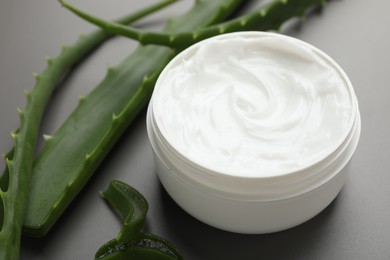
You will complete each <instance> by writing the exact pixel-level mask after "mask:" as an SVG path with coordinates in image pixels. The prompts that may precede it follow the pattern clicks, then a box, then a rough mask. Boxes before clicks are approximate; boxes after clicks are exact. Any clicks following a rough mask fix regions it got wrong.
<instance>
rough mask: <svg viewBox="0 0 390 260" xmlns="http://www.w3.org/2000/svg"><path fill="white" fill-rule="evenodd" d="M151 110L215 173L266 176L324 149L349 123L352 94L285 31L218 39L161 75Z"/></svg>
mask: <svg viewBox="0 0 390 260" xmlns="http://www.w3.org/2000/svg"><path fill="white" fill-rule="evenodd" d="M152 100H153V107H152V109H153V116H154V119H155V122H156V124H157V125H158V128H159V129H160V132H161V134H162V136H163V138H165V140H166V141H167V142H168V143H169V144H170V145H171V146H172V147H173V148H174V150H175V151H176V152H178V153H179V154H181V155H182V156H184V157H185V158H187V159H189V160H191V161H193V162H195V163H196V164H199V165H201V166H203V167H206V168H209V169H211V170H213V171H217V172H221V173H225V174H229V175H236V176H248V177H269V176H277V175H281V174H286V173H289V172H293V171H297V170H299V169H302V168H304V167H307V166H310V165H312V164H313V163H315V162H317V161H319V160H321V159H322V158H324V157H325V156H327V155H328V154H329V153H330V152H332V150H333V149H335V147H336V146H337V145H338V143H339V142H340V141H341V140H342V138H343V136H344V135H345V134H346V132H347V131H348V127H349V126H350V123H351V122H350V121H351V119H350V118H351V113H352V101H351V100H352V99H351V92H350V89H349V88H348V84H347V83H346V80H345V78H344V77H343V74H342V73H341V72H340V69H339V68H338V67H337V66H336V65H335V63H333V62H332V61H331V60H330V58H328V57H327V56H326V55H324V54H323V53H322V52H320V51H319V50H317V49H315V48H314V47H312V46H311V45H308V44H305V43H303V42H301V41H299V40H296V39H293V38H291V37H287V36H282V35H278V34H266V35H264V34H261V33H246V34H245V33H239V34H227V35H224V36H219V37H214V38H211V39H208V40H206V41H203V42H200V43H198V44H196V45H194V46H192V47H190V48H189V49H187V50H185V51H184V52H182V53H181V54H179V55H178V56H177V57H176V58H175V59H174V60H173V61H172V62H171V63H170V64H169V65H168V66H167V67H166V68H165V70H164V71H163V73H162V74H161V76H160V78H159V80H158V82H157V84H156V88H155V91H154V94H153V98H152Z"/></svg>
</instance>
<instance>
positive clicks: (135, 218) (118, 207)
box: [101, 181, 149, 241]
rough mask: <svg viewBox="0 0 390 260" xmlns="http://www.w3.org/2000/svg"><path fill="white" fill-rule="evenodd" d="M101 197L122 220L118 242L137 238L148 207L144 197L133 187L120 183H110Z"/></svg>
mask: <svg viewBox="0 0 390 260" xmlns="http://www.w3.org/2000/svg"><path fill="white" fill-rule="evenodd" d="M101 195H102V197H103V198H104V199H105V200H106V201H107V202H108V203H109V204H110V205H111V206H112V207H113V208H114V210H115V211H116V212H117V213H118V214H119V215H120V216H121V218H122V220H123V227H122V230H121V232H120V233H119V235H118V237H117V238H116V239H117V240H118V241H129V240H130V239H132V238H133V237H135V236H137V235H138V234H139V233H140V232H141V229H142V227H143V225H144V221H145V217H146V214H147V212H148V209H149V205H148V202H147V200H146V199H145V198H144V196H143V195H142V194H141V193H139V192H138V191H137V190H136V189H134V188H133V187H130V186H129V185H127V184H126V183H123V182H120V181H111V183H110V185H109V187H108V189H107V190H105V191H104V192H101Z"/></svg>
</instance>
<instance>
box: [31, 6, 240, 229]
mask: <svg viewBox="0 0 390 260" xmlns="http://www.w3.org/2000/svg"><path fill="white" fill-rule="evenodd" d="M242 3H243V2H242V1H239V0H209V1H197V2H196V4H195V5H194V7H193V8H192V9H191V10H190V11H189V12H188V13H186V14H184V15H183V16H182V17H179V18H177V19H174V20H171V21H170V22H169V23H168V25H167V27H166V28H165V30H166V31H167V32H170V31H172V32H173V31H176V32H179V31H182V30H190V29H195V28H199V27H200V26H207V25H210V24H212V23H216V22H219V21H222V20H223V19H226V17H227V16H228V15H230V14H231V12H233V11H234V10H235V8H237V7H238V6H239V5H240V4H242ZM175 54H176V52H175V51H174V50H172V49H170V48H166V47H160V46H143V47H139V48H138V49H137V50H136V51H135V52H133V53H132V54H130V55H129V56H128V57H127V58H126V59H125V60H124V61H123V62H122V63H120V64H119V65H118V66H116V67H114V68H110V69H109V70H108V73H107V76H106V77H105V79H103V81H102V82H101V83H100V84H99V85H98V86H97V87H96V88H95V89H94V90H93V91H92V92H91V93H90V94H89V95H88V96H87V97H85V98H83V99H82V100H80V104H79V106H78V107H77V108H76V110H75V111H74V112H73V113H72V114H71V115H70V117H69V118H68V119H67V120H66V121H65V122H64V123H63V125H62V126H61V127H60V128H59V129H58V131H57V132H56V133H55V134H54V135H53V136H52V137H51V138H50V139H49V140H47V141H46V143H45V145H44V147H43V149H42V151H41V152H40V154H39V155H38V158H37V160H36V161H35V164H34V168H33V174H32V180H31V191H30V197H29V203H28V206H27V209H26V216H25V221H24V233H25V234H27V235H31V236H43V235H44V234H46V233H47V232H48V231H49V229H50V228H51V227H52V225H53V224H54V223H55V222H56V220H57V219H58V218H59V217H60V215H61V214H62V213H63V212H64V210H65V209H66V207H67V206H68V205H69V204H70V202H71V201H72V200H73V199H74V198H75V197H76V195H77V194H78V192H79V191H80V190H81V189H82V187H83V186H84V185H85V184H86V183H87V181H88V180H89V178H90V177H91V176H92V174H93V172H94V171H95V169H96V168H97V167H98V165H99V164H100V163H101V161H102V160H103V159H104V157H105V156H106V155H107V153H108V152H109V150H110V149H111V148H112V146H113V145H114V144H115V142H116V141H117V140H118V138H119V137H120V135H121V134H122V133H123V132H124V130H125V129H126V127H127V126H128V125H129V124H130V123H131V121H132V120H133V119H134V118H135V116H136V115H137V114H138V113H139V111H141V110H142V109H143V108H144V107H145V106H146V105H147V103H148V101H149V99H150V96H151V93H152V90H153V87H154V83H155V80H156V79H157V76H158V75H159V72H160V71H161V70H162V69H163V68H164V66H165V65H166V64H167V63H168V61H169V60H170V59H171V58H172V57H173V56H174V55H175ZM48 183H50V185H48Z"/></svg>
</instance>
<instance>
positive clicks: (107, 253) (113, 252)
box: [95, 180, 182, 260]
mask: <svg viewBox="0 0 390 260" xmlns="http://www.w3.org/2000/svg"><path fill="white" fill-rule="evenodd" d="M101 194H102V196H103V198H104V199H105V200H106V201H107V202H108V203H109V204H110V205H111V206H112V207H113V208H114V210H115V211H116V212H117V213H118V214H119V215H120V216H121V218H122V221H123V226H122V229H121V231H120V233H119V235H118V236H117V237H116V238H115V239H112V240H110V241H109V242H107V243H106V244H104V245H103V246H101V247H100V248H99V250H98V251H97V252H96V255H95V259H105V260H108V259H161V260H163V259H182V257H181V255H180V254H179V252H178V251H177V250H176V248H175V247H174V246H173V245H172V244H171V243H170V242H168V241H166V240H165V239H163V238H160V237H158V236H155V235H152V234H146V233H141V229H142V226H143V224H144V221H145V218H146V214H147V212H148V202H147V200H146V199H145V197H144V196H143V195H142V194H141V193H139V192H138V191H137V190H136V189H134V188H133V187H131V186H129V185H127V184H126V183H123V182H120V181H115V180H114V181H111V183H110V185H109V187H108V188H107V190H106V191H104V192H102V193H101Z"/></svg>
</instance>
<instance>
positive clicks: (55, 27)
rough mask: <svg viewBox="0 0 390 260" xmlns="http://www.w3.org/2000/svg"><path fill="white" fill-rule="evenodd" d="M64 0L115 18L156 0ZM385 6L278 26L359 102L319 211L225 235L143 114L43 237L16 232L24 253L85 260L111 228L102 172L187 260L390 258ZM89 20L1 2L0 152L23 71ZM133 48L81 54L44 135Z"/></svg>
mask: <svg viewBox="0 0 390 260" xmlns="http://www.w3.org/2000/svg"><path fill="white" fill-rule="evenodd" d="M73 2H75V3H77V5H78V6H80V7H83V8H86V9H88V10H90V11H91V12H93V13H95V14H98V15H100V16H103V17H105V18H115V17H117V16H119V15H121V14H124V13H126V12H127V11H126V10H130V9H131V8H133V9H136V8H138V7H141V6H146V5H148V4H149V3H152V2H155V1H152V0H148V1H146V0H145V1H130V2H129V1H125V0H115V1H114V0H110V1H106V0H94V1H92V0H82V1H81V0H80V1H73ZM254 2H255V3H254V4H253V5H257V4H258V3H260V2H261V1H254ZM256 2H257V3H256ZM191 3H192V1H182V2H181V3H180V4H178V5H176V6H175V7H173V8H169V9H167V10H165V11H163V12H161V13H159V14H157V15H153V16H151V17H149V18H148V19H145V20H143V21H142V22H140V23H138V24H139V25H145V26H148V28H152V29H156V28H158V27H159V26H160V24H161V23H162V22H163V21H164V18H165V17H168V16H174V15H177V14H180V13H182V12H183V11H184V10H186V9H187V8H188V7H189V6H190V5H191ZM389 9H390V1H388V0H373V1H366V0H354V1H352V0H337V1H335V0H334V1H331V2H330V3H329V4H328V5H327V6H326V8H325V9H323V11H322V12H320V13H316V14H314V15H312V16H310V17H309V18H308V19H306V21H305V22H304V23H303V24H300V23H294V24H292V25H291V26H290V27H289V28H287V29H286V28H285V30H284V31H283V32H284V33H287V34H289V35H292V36H294V37H297V38H299V39H302V40H305V41H307V42H309V43H311V44H313V45H315V46H317V47H319V48H320V49H322V50H324V51H325V52H326V53H328V54H329V55H330V56H331V57H333V58H334V59H335V60H336V61H337V62H338V63H339V64H340V65H341V66H342V68H343V69H344V70H345V71H346V72H347V74H348V75H349V77H350V79H351V81H352V83H353V85H354V88H355V91H356V94H357V96H358V99H359V104H360V111H361V116H362V135H361V139H360V144H359V147H358V149H357V151H356V153H355V156H354V158H353V160H352V164H351V167H350V169H349V177H348V180H347V183H346V185H345V187H344V188H343V190H342V192H341V193H340V195H339V196H338V197H337V199H336V200H335V201H334V202H333V203H332V204H331V205H330V206H329V207H328V208H327V209H325V210H324V211H323V212H322V213H321V214H319V215H318V216H317V217H315V218H314V219H312V220H310V221H308V222H306V223H305V224H303V225H300V226H298V227H296V228H293V229H290V230H287V231H283V232H279V233H274V234H268V235H239V234H233V233H228V232H224V231H221V230H217V229H215V228H212V227H209V226H207V225H205V224H203V223H201V222H199V221H197V220H195V219H194V218H192V217H191V216H189V215H188V214H186V213H185V212H184V211H183V210H181V209H180V208H179V207H178V206H177V205H176V204H175V203H174V202H173V201H172V200H171V199H170V198H169V196H168V195H167V194H166V192H165V191H164V189H163V188H162V186H161V185H160V183H159V181H158V178H157V177H156V174H155V167H154V165H153V158H152V154H151V148H150V146H149V142H148V139H147V136H146V130H145V115H144V114H142V115H141V116H140V117H139V118H138V120H137V121H136V122H135V123H134V124H133V125H132V127H131V128H130V129H129V130H128V131H127V132H126V133H125V135H124V137H123V138H122V139H121V140H120V142H119V144H118V145H117V146H116V147H115V149H114V150H113V152H112V153H110V155H109V156H108V158H107V159H106V160H105V162H104V163H103V165H102V166H101V167H100V168H99V170H98V171H97V173H96V175H95V176H94V178H93V179H92V180H91V182H90V183H89V184H88V185H87V186H86V187H85V189H84V190H83V192H82V193H81V194H80V196H79V197H78V199H77V200H76V201H75V202H74V203H73V204H72V205H71V207H70V208H69V209H68V210H67V211H66V213H65V214H64V216H63V217H62V218H61V219H60V221H59V222H58V223H57V225H56V226H55V227H54V228H53V229H52V231H51V232H50V233H49V234H48V236H47V237H45V238H42V239H32V238H23V241H22V252H21V258H22V259H92V258H93V256H94V254H95V252H96V250H97V249H98V248H99V246H100V245H102V244H103V243H105V242H106V241H108V240H110V239H111V238H113V237H115V236H116V234H117V233H118V231H119V229H120V221H119V219H118V218H117V217H116V216H115V215H114V214H113V212H112V211H111V210H110V209H109V208H108V207H107V205H106V204H105V203H104V201H103V200H102V199H101V198H100V197H99V195H98V191H99V190H102V189H105V188H106V187H107V185H108V183H109V181H110V180H111V179H119V180H122V181H125V182H128V183H130V184H131V185H133V186H134V187H136V188H137V189H139V190H140V191H141V192H142V193H143V194H144V195H145V196H146V198H147V199H148V200H149V203H150V211H149V214H148V217H147V223H146V226H145V230H146V231H147V232H151V233H155V234H157V235H160V236H162V237H165V238H167V239H168V240H170V241H172V242H173V243H174V244H175V245H176V246H177V247H178V248H179V249H180V251H181V252H182V253H183V255H184V256H185V258H186V259H390V176H389V168H390V135H389V127H390V116H389V114H388V113H389V111H390V102H388V100H389V98H390V88H389V82H390V71H389V58H390V53H389V46H390V27H389V24H390V16H389V15H388V10H389ZM92 28H93V26H91V25H89V24H86V23H85V22H83V21H81V20H79V19H78V18H76V17H74V16H73V15H72V14H70V13H69V12H68V11H66V10H65V9H63V8H61V7H60V5H59V4H58V2H57V1H54V0H35V1H25V0H12V1H11V0H9V1H5V0H1V1H0V84H1V85H0V122H1V124H0V151H1V152H6V151H8V150H9V149H10V148H11V147H12V142H11V138H10V135H9V132H10V131H11V130H14V129H16V128H18V125H19V122H18V115H17V112H16V108H17V107H23V106H24V104H25V99H24V96H23V90H24V89H31V88H32V86H33V85H34V79H33V77H32V76H31V74H32V72H34V71H36V72H40V71H42V70H43V69H44V67H45V62H44V59H43V58H44V57H45V56H47V55H50V56H56V55H57V54H58V53H59V50H60V49H59V46H60V45H61V44H64V43H65V44H66V43H72V42H74V41H75V40H76V37H77V36H78V34H79V33H82V32H87V31H89V30H91V29H92ZM135 46H136V45H135V43H134V42H131V41H129V40H127V39H119V38H118V39H114V40H111V41H110V42H108V43H107V44H106V45H105V46H103V47H102V48H101V49H99V50H98V51H97V52H96V53H95V54H94V55H93V56H92V57H90V58H89V59H88V60H87V61H86V62H85V63H83V64H82V65H81V66H80V67H79V68H78V70H77V71H76V72H75V73H74V74H73V75H72V76H71V77H69V78H68V79H67V81H66V82H65V84H64V85H63V86H62V88H61V89H60V90H59V91H57V92H56V94H55V96H54V99H53V101H52V102H51V103H50V105H49V108H48V112H47V113H46V115H45V122H44V124H43V127H42V128H43V130H42V131H43V133H47V134H50V133H53V132H54V131H55V129H56V128H57V127H58V126H59V125H60V124H61V122H62V121H63V120H64V118H65V117H66V116H67V115H68V114H69V113H70V112H71V111H72V109H73V108H74V107H75V105H76V104H77V97H78V96H80V95H85V94H87V93H88V92H89V91H90V90H91V89H92V88H93V87H94V86H95V85H96V84H97V83H98V82H99V81H100V80H101V79H102V77H103V76H104V74H105V69H106V67H107V66H108V65H115V64H117V63H118V62H120V61H121V60H122V58H124V57H125V56H126V55H127V54H128V53H129V52H130V51H131V50H132V49H133V48H134V47H135ZM3 167H4V162H3V161H1V162H0V168H1V169H2V168H3ZM0 250H1V245H0Z"/></svg>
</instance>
